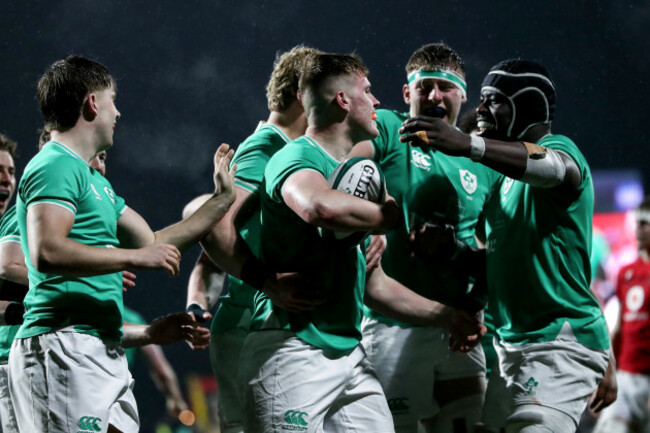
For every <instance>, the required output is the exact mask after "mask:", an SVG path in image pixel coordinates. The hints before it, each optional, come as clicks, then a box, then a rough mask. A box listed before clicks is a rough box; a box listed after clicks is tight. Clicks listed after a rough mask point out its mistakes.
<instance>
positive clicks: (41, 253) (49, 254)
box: [29, 243, 59, 272]
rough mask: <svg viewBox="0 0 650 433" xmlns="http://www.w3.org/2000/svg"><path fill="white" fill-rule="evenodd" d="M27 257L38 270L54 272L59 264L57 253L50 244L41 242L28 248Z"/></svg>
mask: <svg viewBox="0 0 650 433" xmlns="http://www.w3.org/2000/svg"><path fill="white" fill-rule="evenodd" d="M29 257H30V259H31V261H32V264H33V265H34V267H35V268H36V270H37V271H38V272H55V271H56V270H57V268H58V264H59V260H58V257H59V254H57V251H56V249H55V248H53V247H52V246H50V245H48V244H46V243H41V244H39V245H36V246H35V248H33V249H30V251H29Z"/></svg>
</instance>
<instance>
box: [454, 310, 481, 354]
mask: <svg viewBox="0 0 650 433" xmlns="http://www.w3.org/2000/svg"><path fill="white" fill-rule="evenodd" d="M446 308H447V309H448V311H447V317H446V318H445V323H446V324H445V327H446V328H447V330H448V331H449V333H450V334H451V335H450V339H449V347H450V349H451V350H452V351H460V352H469V351H470V350H472V348H473V347H474V346H476V345H477V344H478V343H479V342H480V341H481V337H483V336H484V335H485V333H486V332H487V328H486V327H485V325H483V324H482V323H481V321H480V319H479V316H478V314H474V315H472V314H469V313H467V312H465V311H462V310H458V309H456V308H452V307H446Z"/></svg>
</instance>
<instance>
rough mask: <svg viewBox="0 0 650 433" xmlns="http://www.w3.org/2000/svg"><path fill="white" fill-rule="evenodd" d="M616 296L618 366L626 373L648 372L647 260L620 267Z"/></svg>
mask: <svg viewBox="0 0 650 433" xmlns="http://www.w3.org/2000/svg"><path fill="white" fill-rule="evenodd" d="M616 296H618V299H619V301H620V304H621V308H622V315H621V324H620V326H621V347H620V354H619V359H618V367H619V368H620V369H621V370H624V371H627V372H630V373H649V372H650V263H647V262H644V261H643V260H642V259H641V258H639V259H637V260H636V261H635V262H634V263H631V264H629V265H627V266H624V267H622V268H621V270H620V272H619V273H618V282H617V286H616Z"/></svg>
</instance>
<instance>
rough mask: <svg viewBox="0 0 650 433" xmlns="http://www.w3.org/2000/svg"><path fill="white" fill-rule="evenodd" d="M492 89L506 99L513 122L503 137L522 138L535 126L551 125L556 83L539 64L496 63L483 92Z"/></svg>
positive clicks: (531, 62) (487, 78) (482, 88)
mask: <svg viewBox="0 0 650 433" xmlns="http://www.w3.org/2000/svg"><path fill="white" fill-rule="evenodd" d="M483 90H492V91H495V92H497V93H499V94H501V95H502V96H504V97H505V98H506V100H507V101H508V104H509V105H510V109H511V110H512V120H511V122H510V125H509V126H508V130H507V131H504V134H505V135H506V136H507V137H508V138H514V139H519V138H521V137H523V136H524V134H526V132H527V131H528V129H530V128H531V127H532V126H535V125H545V124H550V123H551V121H552V120H553V115H554V113H555V84H553V80H552V79H551V75H550V74H549V73H548V71H547V70H546V68H544V67H543V66H542V65H540V64H539V63H536V62H533V61H531V60H522V59H510V60H505V61H503V62H500V63H497V64H496V65H494V66H493V67H492V69H490V72H488V74H487V75H486V76H485V79H484V80H483V84H482V86H481V91H483Z"/></svg>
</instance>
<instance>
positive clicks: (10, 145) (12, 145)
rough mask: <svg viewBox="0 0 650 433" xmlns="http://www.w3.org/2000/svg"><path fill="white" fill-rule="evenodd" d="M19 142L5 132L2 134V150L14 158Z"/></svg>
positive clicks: (0, 143) (0, 138)
mask: <svg viewBox="0 0 650 433" xmlns="http://www.w3.org/2000/svg"><path fill="white" fill-rule="evenodd" d="M17 147H18V144H17V143H16V142H15V141H13V140H12V139H11V138H9V137H7V136H6V135H4V134H0V151H5V152H7V153H8V154H9V155H11V157H12V158H15V157H16V148H17Z"/></svg>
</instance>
